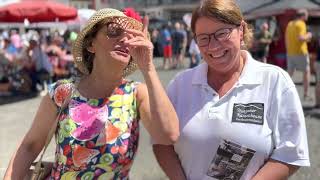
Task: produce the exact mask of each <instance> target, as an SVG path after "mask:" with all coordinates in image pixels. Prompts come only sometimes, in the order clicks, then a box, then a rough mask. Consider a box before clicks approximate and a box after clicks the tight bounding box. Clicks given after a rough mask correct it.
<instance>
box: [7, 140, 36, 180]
mask: <svg viewBox="0 0 320 180" xmlns="http://www.w3.org/2000/svg"><path fill="white" fill-rule="evenodd" d="M37 154H39V152H38V153H36V152H34V151H33V150H31V149H30V148H28V147H27V146H26V145H21V146H20V147H19V148H18V149H17V151H16V152H15V154H14V155H13V157H12V159H11V160H10V163H9V165H8V168H7V170H6V173H5V176H4V180H21V179H23V178H24V177H25V175H26V173H27V171H28V169H29V167H30V165H31V164H32V162H33V161H34V159H35V158H36V157H37Z"/></svg>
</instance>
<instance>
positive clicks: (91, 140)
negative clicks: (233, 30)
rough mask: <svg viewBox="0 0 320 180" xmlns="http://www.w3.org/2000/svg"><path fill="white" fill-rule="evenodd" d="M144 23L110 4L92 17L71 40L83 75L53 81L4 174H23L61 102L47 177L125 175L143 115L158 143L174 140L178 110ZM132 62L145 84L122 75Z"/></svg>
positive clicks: (84, 177)
mask: <svg viewBox="0 0 320 180" xmlns="http://www.w3.org/2000/svg"><path fill="white" fill-rule="evenodd" d="M147 25H148V20H147V19H146V18H145V19H144V24H142V23H140V22H139V21H137V20H135V19H133V18H130V17H127V16H125V15H124V14H123V13H122V12H120V11H118V10H115V9H102V10H99V11H98V12H96V13H95V14H94V15H93V16H92V17H91V18H90V20H89V21H88V23H87V25H86V26H85V27H84V29H83V30H82V31H81V32H80V33H79V35H78V37H77V39H76V41H75V42H74V44H73V55H74V58H75V64H76V66H77V68H78V70H79V71H80V72H81V73H82V74H83V76H81V78H80V80H61V81H58V82H56V83H54V84H53V85H52V86H51V89H50V91H49V95H47V96H45V97H44V99H43V100H42V102H41V104H40V108H39V110H38V112H37V115H36V117H35V120H34V122H33V125H32V127H31V129H30V130H29V132H28V133H27V135H26V136H25V138H24V139H23V141H22V143H21V145H20V147H19V148H18V150H17V152H16V153H15V155H14V157H13V158H12V160H11V162H10V165H9V167H8V170H7V172H6V175H5V179H6V178H7V179H10V178H11V179H19V180H20V179H23V177H24V175H25V174H26V172H27V170H28V168H29V166H30V164H31V163H32V161H33V160H34V159H35V158H36V157H37V155H38V154H39V152H40V151H41V149H42V148H43V146H44V144H45V140H46V136H47V135H48V132H49V130H50V128H51V127H54V124H55V123H56V122H55V121H54V120H55V118H56V116H57V111H58V110H59V109H63V107H64V106H65V105H67V106H66V108H65V109H63V111H62V113H61V115H60V116H58V126H57V130H56V133H55V135H56V144H57V148H56V159H55V163H54V167H53V169H52V172H51V179H68V178H71V177H72V178H71V179H128V173H129V170H130V167H131V165H132V161H133V159H134V156H135V152H136V150H137V145H138V135H139V131H138V130H139V120H140V119H141V121H142V123H143V125H144V126H145V128H146V129H147V130H148V132H149V133H150V135H151V136H152V137H153V139H154V140H155V141H156V142H158V143H160V144H167V145H168V144H172V143H173V142H175V141H176V140H177V138H178V136H179V132H178V130H179V126H178V119H177V115H176V113H175V111H174V109H173V106H172V104H171V103H170V101H169V99H168V97H167V96H166V94H165V91H164V90H163V87H162V86H161V83H160V81H159V78H158V76H157V73H156V70H155V67H154V64H153V63H152V52H153V46H152V43H151V42H150V41H149V39H148V36H147V35H148V34H147ZM136 67H139V69H140V71H141V72H142V74H143V76H144V79H145V84H142V83H137V82H132V81H129V80H126V79H125V77H126V76H127V75H129V74H131V73H132V72H133V71H134V70H135V69H136Z"/></svg>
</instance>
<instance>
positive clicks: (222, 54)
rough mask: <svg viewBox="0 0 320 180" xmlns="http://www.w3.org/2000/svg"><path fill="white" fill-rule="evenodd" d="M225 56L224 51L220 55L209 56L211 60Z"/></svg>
mask: <svg viewBox="0 0 320 180" xmlns="http://www.w3.org/2000/svg"><path fill="white" fill-rule="evenodd" d="M225 54H226V51H223V52H222V53H221V54H210V56H211V57H212V58H220V57H222V56H224V55H225Z"/></svg>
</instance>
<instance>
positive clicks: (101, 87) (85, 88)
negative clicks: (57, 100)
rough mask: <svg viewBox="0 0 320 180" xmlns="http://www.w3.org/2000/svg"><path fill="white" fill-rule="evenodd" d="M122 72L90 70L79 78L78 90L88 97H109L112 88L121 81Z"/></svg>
mask: <svg viewBox="0 0 320 180" xmlns="http://www.w3.org/2000/svg"><path fill="white" fill-rule="evenodd" d="M122 79H123V78H122V73H118V74H115V73H111V72H101V71H99V72H98V71H92V72H91V74H89V75H88V76H86V77H84V78H82V79H81V81H80V83H79V91H80V93H81V94H82V95H84V96H85V97H88V98H103V97H109V96H110V95H111V93H112V92H113V90H114V89H115V88H116V87H117V86H119V85H120V84H121V82H122Z"/></svg>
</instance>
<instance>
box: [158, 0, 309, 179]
mask: <svg viewBox="0 0 320 180" xmlns="http://www.w3.org/2000/svg"><path fill="white" fill-rule="evenodd" d="M191 29H192V31H193V33H194V35H195V40H196V42H197V44H198V46H199V49H200V52H201V55H202V57H203V60H204V63H202V64H200V65H198V66H197V67H195V68H192V69H187V70H184V71H182V72H180V73H179V74H178V75H177V76H176V77H175V78H174V79H173V80H172V81H171V82H170V83H169V85H168V87H167V93H168V96H169V98H170V100H171V102H172V103H173V106H174V108H175V110H176V112H177V114H178V118H179V122H180V125H179V127H180V137H179V139H178V141H177V142H176V143H175V144H174V145H169V146H166V145H158V144H157V143H156V142H154V145H153V150H154V153H155V156H156V158H157V160H158V162H159V164H160V166H161V167H162V169H163V170H164V172H165V173H166V174H167V176H168V177H169V179H174V180H200V179H201V180H211V179H232V180H269V179H270V180H282V179H288V177H289V176H290V175H292V174H293V173H294V172H296V171H297V169H299V167H300V166H310V160H309V152H308V142H307V133H306V126H305V119H304V114H303V110H302V106H301V102H300V99H299V96H298V92H297V89H296V87H295V84H294V83H293V82H292V80H291V78H290V76H289V75H288V73H287V72H285V71H284V70H283V69H281V68H280V67H277V66H274V65H270V64H266V63H261V62H259V61H257V60H255V59H253V58H252V56H251V54H250V53H249V52H248V51H246V50H245V49H246V45H247V44H250V40H251V39H252V31H251V30H250V29H249V28H248V25H247V23H246V22H245V21H244V17H243V16H242V14H241V11H240V8H239V7H238V6H237V5H236V3H235V1H234V0H204V1H201V4H200V6H199V7H197V8H196V9H195V10H194V11H193V15H192V20H191Z"/></svg>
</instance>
